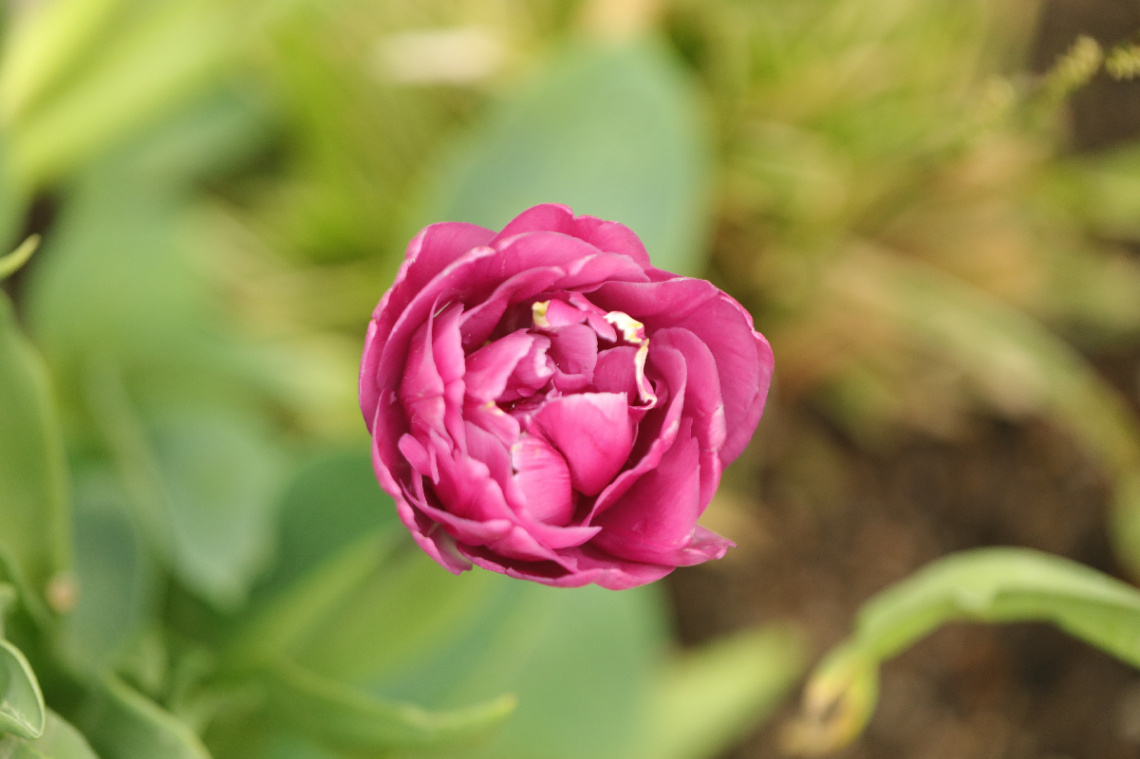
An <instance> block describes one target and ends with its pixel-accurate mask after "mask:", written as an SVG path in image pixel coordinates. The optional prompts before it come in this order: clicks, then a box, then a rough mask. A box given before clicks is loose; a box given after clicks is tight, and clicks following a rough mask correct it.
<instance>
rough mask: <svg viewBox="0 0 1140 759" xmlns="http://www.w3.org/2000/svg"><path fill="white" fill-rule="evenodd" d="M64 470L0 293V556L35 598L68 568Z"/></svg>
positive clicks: (37, 362)
mask: <svg viewBox="0 0 1140 759" xmlns="http://www.w3.org/2000/svg"><path fill="white" fill-rule="evenodd" d="M66 476H67V475H66V464H65V460H64V453H63V445H62V442H61V439H60V431H59V428H58V421H57V419H56V411H55V407H54V403H53V399H52V394H51V389H50V386H49V380H48V374H47V371H46V369H45V368H44V365H43V362H42V360H41V359H40V357H39V355H38V354H37V353H36V351H35V349H34V348H33V347H32V345H31V343H30V342H29V341H28V340H27V339H26V338H25V337H24V336H23V335H22V334H21V333H20V331H19V328H18V327H17V325H16V320H15V315H14V314H13V313H12V307H11V305H10V304H9V302H8V300H7V298H5V297H4V296H3V294H0V555H3V556H6V557H7V558H8V562H7V563H10V564H12V565H13V566H12V567H11V568H12V569H14V570H15V571H16V572H18V573H19V575H20V576H19V578H17V579H18V580H19V581H21V582H22V583H26V584H27V585H28V587H29V588H31V589H32V591H33V592H34V593H35V594H36V595H37V596H41V597H43V596H47V597H49V600H53V601H55V602H56V603H57V605H66V604H62V603H61V599H60V598H58V597H56V596H55V594H53V593H52V592H51V588H50V586H51V585H52V583H53V582H59V581H61V578H63V577H64V576H65V573H66V572H67V571H68V570H69V568H70V564H71V555H70V535H69V530H70V524H69V515H68V503H67V485H66Z"/></svg>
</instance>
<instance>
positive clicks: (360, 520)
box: [259, 448, 403, 594]
mask: <svg viewBox="0 0 1140 759" xmlns="http://www.w3.org/2000/svg"><path fill="white" fill-rule="evenodd" d="M276 511H277V519H278V537H277V561H276V563H275V565H274V568H273V571H272V573H271V574H270V575H269V576H268V577H267V578H266V580H265V582H264V583H263V584H262V586H261V587H260V588H259V592H260V593H262V594H272V593H273V592H274V591H275V589H278V588H284V587H287V586H289V585H290V584H291V583H293V582H295V581H296V580H297V579H298V578H301V577H303V576H305V575H306V574H307V573H308V572H310V571H311V570H313V569H315V568H316V567H318V566H319V565H320V564H321V563H322V562H324V561H326V560H327V559H329V558H331V557H332V556H334V555H336V554H337V553H338V552H339V551H340V550H341V549H342V548H346V547H348V546H349V545H351V544H354V543H357V542H359V540H360V539H361V537H363V536H366V535H368V534H370V533H375V532H376V531H378V530H381V529H386V528H389V527H395V528H397V529H399V530H400V531H401V532H402V531H403V526H402V525H401V524H400V522H399V520H398V519H397V517H396V505H395V503H393V502H392V498H391V496H389V495H388V494H387V493H385V492H384V491H383V490H381V489H380V486H379V485H378V484H377V483H376V474H375V473H374V472H373V470H372V457H371V454H370V453H369V451H368V450H367V449H366V448H354V449H350V450H336V449H329V450H321V451H320V452H318V453H317V454H316V455H314V456H313V457H312V458H311V459H310V460H309V461H307V462H306V463H304V464H303V465H301V466H299V467H298V468H297V470H296V474H295V476H294V478H293V480H292V482H290V483H289V485H288V487H287V489H286V490H285V492H284V494H283V495H282V497H281V505H280V506H279V507H278V508H277V510H276Z"/></svg>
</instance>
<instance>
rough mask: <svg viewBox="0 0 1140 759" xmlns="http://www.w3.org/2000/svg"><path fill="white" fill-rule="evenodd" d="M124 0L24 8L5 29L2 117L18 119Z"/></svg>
mask: <svg viewBox="0 0 1140 759" xmlns="http://www.w3.org/2000/svg"><path fill="white" fill-rule="evenodd" d="M123 4H124V3H123V0H59V1H58V2H53V3H44V4H40V5H33V6H27V7H24V8H21V9H20V11H21V13H20V14H19V15H18V17H17V18H16V19H15V23H14V24H13V25H12V28H11V29H5V32H7V33H8V34H7V36H8V39H7V40H6V41H5V42H6V44H5V46H4V55H3V59H2V60H0V118H3V120H4V122H5V124H12V123H18V122H19V121H20V120H21V119H22V118H23V117H24V116H25V115H26V113H27V112H28V110H29V109H30V108H31V107H33V106H34V105H36V103H37V101H38V100H40V99H41V98H42V97H43V96H44V95H45V94H46V93H48V92H49V91H50V90H51V89H52V88H53V87H54V86H55V85H57V84H58V82H59V79H60V78H61V77H62V76H63V75H65V74H67V73H69V71H70V70H73V69H74V67H75V66H76V65H77V64H78V63H79V60H80V58H81V56H83V55H84V53H86V52H88V51H89V49H90V46H91V45H92V43H94V42H95V40H96V39H97V38H98V36H99V35H100V34H101V33H102V32H103V31H104V30H105V29H106V28H107V27H108V26H109V25H110V24H111V23H112V21H113V20H114V18H115V16H116V14H117V12H118V11H119V9H120V8H121V7H122V6H123Z"/></svg>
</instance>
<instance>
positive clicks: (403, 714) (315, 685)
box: [266, 665, 516, 753]
mask: <svg viewBox="0 0 1140 759" xmlns="http://www.w3.org/2000/svg"><path fill="white" fill-rule="evenodd" d="M266 685H267V690H268V696H269V706H270V708H271V709H273V710H274V711H275V712H276V713H277V716H278V717H279V718H282V719H284V720H286V721H287V724H289V725H290V726H291V727H292V728H293V729H297V730H300V731H302V732H306V733H310V734H312V735H313V736H314V737H317V738H319V739H321V740H322V741H325V742H327V743H329V744H330V745H333V746H337V747H340V748H343V749H346V750H351V751H356V752H361V753H365V752H368V753H378V752H384V751H389V750H392V749H407V748H434V747H438V746H442V745H447V744H454V743H464V742H467V741H470V740H472V739H474V738H476V737H478V736H481V735H484V734H485V733H487V732H488V731H489V730H491V729H492V728H494V727H496V726H497V725H499V724H500V723H502V722H503V720H505V719H506V718H507V717H509V716H510V714H511V712H512V711H513V710H514V708H515V704H516V701H515V698H514V697H513V696H509V695H505V696H501V697H499V698H496V699H494V700H492V701H488V702H486V703H482V704H477V705H475V706H468V707H464V708H460V709H452V710H448V711H440V712H431V711H427V710H424V709H421V708H420V707H417V706H413V705H410V704H401V703H392V702H385V701H381V700H379V699H375V698H372V697H370V696H368V695H366V694H364V693H362V692H359V691H356V690H353V689H351V688H348V687H346V686H343V685H340V684H338V683H336V682H333V681H331V680H325V679H324V678H321V677H318V676H316V675H313V674H312V673H309V672H306V671H304V670H303V669H300V668H298V667H294V666H286V665H282V666H280V667H278V668H276V669H275V670H274V671H273V673H272V674H271V675H269V676H268V677H267V682H266Z"/></svg>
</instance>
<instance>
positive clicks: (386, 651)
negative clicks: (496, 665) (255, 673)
mask: <svg viewBox="0 0 1140 759" xmlns="http://www.w3.org/2000/svg"><path fill="white" fill-rule="evenodd" d="M389 545H391V544H390V543H389ZM396 547H397V548H398V549H399V550H397V551H396V552H395V553H394V554H393V555H391V556H389V557H385V558H386V560H385V561H383V562H380V563H378V564H374V565H373V568H372V569H371V571H370V572H369V573H368V575H366V576H365V577H364V578H363V579H362V580H361V581H359V582H358V583H357V584H356V585H355V586H354V587H352V588H351V589H350V590H349V591H348V592H347V593H343V595H342V596H341V598H340V599H339V601H338V603H337V604H336V606H335V607H333V608H331V609H327V610H324V613H323V614H322V616H321V618H320V619H319V620H317V624H315V625H313V626H311V627H309V628H308V629H307V630H306V634H305V636H304V637H303V638H302V639H301V640H299V641H298V643H297V645H296V647H295V652H294V655H295V656H296V660H297V661H298V662H299V663H300V664H301V665H303V666H305V667H306V668H307V669H310V670H312V671H313V672H316V673H319V674H320V675H322V676H326V677H331V678H333V679H352V680H355V681H357V682H361V681H365V680H367V679H368V678H375V677H377V676H379V675H380V674H381V673H387V672H391V671H392V670H393V669H395V668H400V667H403V666H405V665H407V664H408V663H410V662H419V661H421V660H422V659H423V658H425V657H427V656H429V655H430V652H432V651H433V650H434V648H435V647H436V646H439V645H441V644H443V643H444V642H446V641H449V640H452V639H454V638H455V636H456V635H457V634H462V632H461V631H463V630H465V629H466V628H467V627H468V624H469V620H471V619H472V618H473V617H476V616H478V614H479V612H480V611H481V610H482V609H483V608H484V604H486V602H487V601H488V599H489V597H490V596H491V595H492V585H491V584H492V583H493V579H492V577H490V576H489V573H486V572H478V573H474V574H469V575H466V576H463V577H459V578H456V577H454V576H453V575H451V574H450V573H448V572H447V571H446V570H444V569H443V568H442V567H440V566H439V565H438V564H436V563H435V562H434V561H432V560H431V559H430V558H428V556H427V555H426V554H424V553H423V552H422V551H421V550H420V549H419V548H418V547H417V546H415V544H414V543H412V541H411V538H410V536H407V535H406V534H404V535H402V540H401V541H400V543H398V544H397V546H396ZM503 690H507V689H505V688H504V689H502V690H500V691H499V692H502V691H503ZM494 695H497V694H494ZM481 699H482V697H480V698H479V699H474V698H473V699H469V700H472V701H473V700H481Z"/></svg>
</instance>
